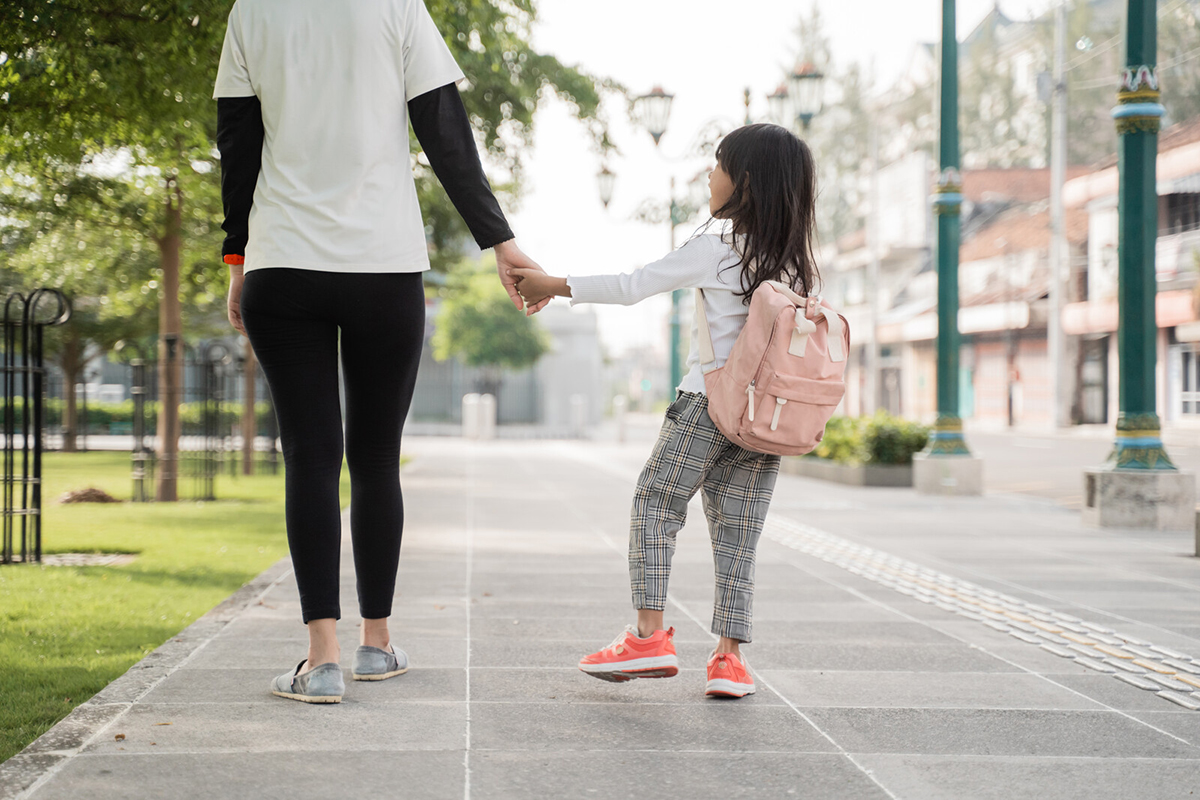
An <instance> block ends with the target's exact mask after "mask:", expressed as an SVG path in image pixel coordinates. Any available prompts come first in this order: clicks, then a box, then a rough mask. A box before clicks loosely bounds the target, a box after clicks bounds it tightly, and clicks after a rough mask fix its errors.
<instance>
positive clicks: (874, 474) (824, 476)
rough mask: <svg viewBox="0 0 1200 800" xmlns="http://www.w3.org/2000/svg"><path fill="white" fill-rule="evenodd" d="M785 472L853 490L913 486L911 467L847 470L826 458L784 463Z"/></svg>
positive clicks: (876, 466)
mask: <svg viewBox="0 0 1200 800" xmlns="http://www.w3.org/2000/svg"><path fill="white" fill-rule="evenodd" d="M783 471H784V472H786V473H788V474H790V475H800V476H803V477H805V478H817V479H819V480H823V481H833V482H834V483H844V484H847V485H849V486H912V485H913V470H912V465H911V464H861V465H859V466H847V465H845V464H835V463H834V462H832V461H829V460H827V459H824V458H812V457H809V456H798V457H791V456H789V457H787V458H784V459H783Z"/></svg>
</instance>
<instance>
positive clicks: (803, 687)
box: [760, 670, 1101, 710]
mask: <svg viewBox="0 0 1200 800" xmlns="http://www.w3.org/2000/svg"><path fill="white" fill-rule="evenodd" d="M760 674H762V676H763V677H764V678H765V679H766V680H767V681H769V682H770V683H771V685H772V686H774V687H775V688H776V689H778V690H779V691H780V692H782V693H783V695H784V696H785V697H787V698H788V699H789V700H791V701H792V702H793V703H796V704H798V705H804V706H806V707H807V706H837V707H855V708H1001V709H1003V708H1044V709H1060V710H1062V709H1098V708H1101V706H1100V705H1099V704H1097V703H1096V702H1093V701H1091V700H1088V699H1087V698H1085V697H1080V696H1079V695H1078V694H1076V693H1074V692H1072V691H1070V690H1068V689H1064V688H1062V687H1059V686H1055V685H1054V684H1052V683H1049V682H1047V681H1045V680H1043V679H1042V678H1039V677H1038V676H1036V675H1026V674H1020V673H999V674H997V673H953V672H952V673H942V674H937V675H931V674H929V673H924V672H808V671H789V670H763V671H761V673H760Z"/></svg>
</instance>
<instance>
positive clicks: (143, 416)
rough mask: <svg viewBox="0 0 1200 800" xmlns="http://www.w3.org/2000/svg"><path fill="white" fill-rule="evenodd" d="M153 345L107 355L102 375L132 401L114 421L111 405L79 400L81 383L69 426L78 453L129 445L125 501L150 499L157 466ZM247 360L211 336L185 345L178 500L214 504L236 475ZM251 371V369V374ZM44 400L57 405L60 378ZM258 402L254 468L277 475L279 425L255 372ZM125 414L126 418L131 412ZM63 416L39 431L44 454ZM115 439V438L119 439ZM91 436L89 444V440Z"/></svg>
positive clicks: (57, 438)
mask: <svg viewBox="0 0 1200 800" xmlns="http://www.w3.org/2000/svg"><path fill="white" fill-rule="evenodd" d="M151 347H153V343H150V342H148V343H144V344H139V343H138V342H135V341H131V340H127V341H123V342H119V343H118V344H117V346H116V347H115V348H114V351H113V353H112V354H110V358H109V365H108V366H106V367H105V369H104V372H106V373H108V375H109V379H110V380H112V381H113V382H115V383H119V384H121V385H123V386H124V387H125V391H126V392H127V393H128V396H129V397H130V399H131V403H130V404H129V405H131V406H132V409H130V408H129V405H127V406H125V407H124V409H123V410H122V412H121V414H120V417H119V421H118V419H117V417H116V416H114V415H112V414H111V413H110V412H109V411H108V410H106V409H111V406H105V405H104V404H99V403H96V402H95V401H94V400H91V399H89V400H85V396H86V391H87V383H86V381H85V382H84V383H83V384H81V385H79V386H78V389H77V391H76V403H77V408H78V413H77V418H76V421H75V426H74V427H75V434H74V435H75V445H76V449H77V450H87V449H98V448H103V449H110V450H111V449H113V447H114V446H118V445H120V446H125V445H123V444H120V443H123V442H128V441H129V439H128V438H126V437H130V436H131V437H132V443H131V445H129V446H128V449H129V452H130V460H131V470H130V476H131V480H132V492H131V496H132V499H133V501H134V502H150V501H152V500H153V499H154V497H155V488H156V485H155V481H156V478H157V472H158V468H159V464H158V458H157V454H156V450H155V448H156V445H157V432H158V411H159V409H158V400H159V393H158V363H157V360H156V359H155V358H154V357H152V356H151V355H150V353H149V352H148V351H150V349H151ZM245 370H246V361H245V359H244V357H243V356H242V355H241V354H240V352H239V351H238V349H236V346H235V344H234V342H233V341H232V340H227V339H213V340H205V341H201V342H198V343H196V344H195V345H187V344H185V346H184V362H183V392H182V396H181V398H180V399H181V402H182V405H181V408H180V441H179V474H178V481H179V482H178V491H179V496H180V497H181V498H188V499H192V500H215V499H216V498H217V480H216V479H217V477H218V476H219V475H221V474H226V475H228V476H229V477H230V478H236V477H237V476H238V475H240V474H241V469H240V467H241V463H242V455H241V453H242V447H243V445H244V443H243V441H242V436H241V411H242V409H241V403H242V400H243V397H242V387H243V385H244V380H245ZM256 373H257V370H256ZM48 378H49V381H48V386H47V395H48V396H49V398H50V399H51V400H53V401H55V403H56V405H60V404H61V403H60V402H59V401H62V399H63V398H64V397H65V395H66V386H65V385H64V382H63V379H62V376H61V374H59V373H57V371H54V372H52V373H50V374H49V375H48ZM256 381H257V386H258V389H257V390H256V392H255V394H256V396H257V397H259V398H262V399H260V400H259V402H257V403H256V404H255V405H256V408H255V420H256V425H255V433H256V435H255V437H254V439H253V441H252V443H251V444H252V447H253V448H254V456H253V459H254V469H255V471H256V472H262V473H265V474H277V473H278V471H279V464H280V457H279V449H278V437H279V432H278V426H277V423H276V419H275V410H274V407H273V405H272V404H271V400H270V392H269V391H268V390H267V387H266V382H265V380H263V379H262V376H261V374H257V375H256ZM130 412H132V413H130ZM63 416H64V415H63V414H59V415H56V416H55V418H54V419H53V420H51V421H50V422H49V424H47V426H46V430H47V433H48V435H47V437H46V439H47V441H48V443H49V444H50V447H49V448H48V449H61V448H63V446H64V445H65V443H66V437H67V435H68V433H67V430H66V424H65V419H63ZM118 437H120V438H118ZM89 439H90V441H89Z"/></svg>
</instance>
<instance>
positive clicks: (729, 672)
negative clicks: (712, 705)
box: [704, 653, 754, 697]
mask: <svg viewBox="0 0 1200 800" xmlns="http://www.w3.org/2000/svg"><path fill="white" fill-rule="evenodd" d="M704 693H705V694H706V695H708V696H710V697H745V696H746V695H748V694H754V678H751V677H750V670H749V668H748V667H747V666H746V662H745V661H742V660H741V659H740V658H738V657H737V656H735V655H734V654H733V653H713V654H712V656H711V657H710V658H709V659H708V686H707V688H706V689H705V691H704Z"/></svg>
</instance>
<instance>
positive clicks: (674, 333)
mask: <svg viewBox="0 0 1200 800" xmlns="http://www.w3.org/2000/svg"><path fill="white" fill-rule="evenodd" d="M668 216H669V217H670V219H669V220H668V224H670V226H671V252H672V253H674V252H675V227H676V226H677V225H679V224H680V223H681V222H682V220H681V219H680V218H681V217H682V216H683V210H682V209H681V208H680V207H679V204H678V203H676V202H675V179H674V178H671V208H670V212H669V214H668ZM682 303H683V290H682V289H676V290H675V291H673V292H671V388H670V391H669V397H670V399H671V400H672V401H673V400H674V399H675V389H676V387H678V386H679V384H680V383H681V382H682V381H683V355H682V354H681V353H680V352H679V350H680V348H681V347H682V344H683V336H682V333H681V331H680V325H679V308H680V305H681V304H682Z"/></svg>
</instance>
